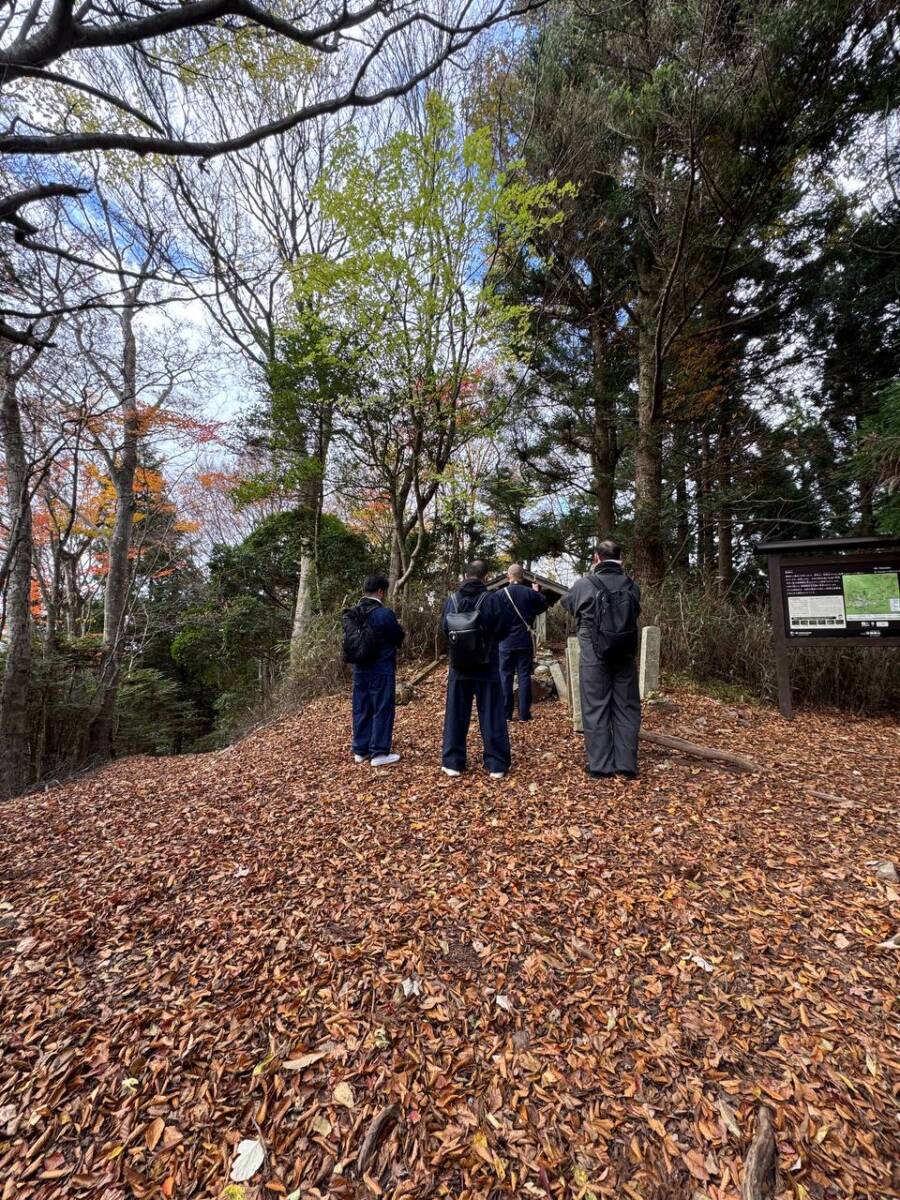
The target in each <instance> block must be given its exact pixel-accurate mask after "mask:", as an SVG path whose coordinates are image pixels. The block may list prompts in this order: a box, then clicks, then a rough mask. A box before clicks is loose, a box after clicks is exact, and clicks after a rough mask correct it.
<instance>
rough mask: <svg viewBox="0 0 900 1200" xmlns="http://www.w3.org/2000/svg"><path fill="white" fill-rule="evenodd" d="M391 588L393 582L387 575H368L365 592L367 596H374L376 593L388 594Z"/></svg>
mask: <svg viewBox="0 0 900 1200" xmlns="http://www.w3.org/2000/svg"><path fill="white" fill-rule="evenodd" d="M390 586H391V581H390V580H389V579H388V577H387V575H367V576H366V579H365V583H364V584H363V591H364V592H365V594H366V595H367V596H374V595H375V593H376V592H386V591H387V590H388V588H390Z"/></svg>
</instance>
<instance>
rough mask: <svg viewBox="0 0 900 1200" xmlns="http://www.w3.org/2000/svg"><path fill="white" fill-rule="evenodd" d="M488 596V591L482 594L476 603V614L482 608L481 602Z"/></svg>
mask: <svg viewBox="0 0 900 1200" xmlns="http://www.w3.org/2000/svg"><path fill="white" fill-rule="evenodd" d="M486 595H487V591H486V590H485V591H483V592H482V593H481V595H480V596H479V597H478V599H477V600H476V601H475V611H476V612H478V610H479V608H481V602H482V600H483V599H484V598H485V596H486Z"/></svg>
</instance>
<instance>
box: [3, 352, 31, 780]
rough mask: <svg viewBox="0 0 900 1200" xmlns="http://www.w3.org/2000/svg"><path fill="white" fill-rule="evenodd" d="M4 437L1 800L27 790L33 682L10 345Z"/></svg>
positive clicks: (26, 538)
mask: <svg viewBox="0 0 900 1200" xmlns="http://www.w3.org/2000/svg"><path fill="white" fill-rule="evenodd" d="M0 370H2V380H0V383H2V388H3V395H2V408H0V434H2V438H3V448H4V453H5V456H6V496H7V505H8V509H9V516H10V523H11V525H12V526H13V527H14V529H15V538H16V542H15V547H14V550H13V558H12V562H11V563H10V572H9V577H8V581H7V592H6V639H7V643H6V661H5V663H4V669H3V683H2V685H0V800H7V799H9V798H10V797H11V796H17V795H18V794H19V793H20V792H21V791H23V790H24V788H25V787H26V786H27V784H28V781H29V771H28V688H29V683H30V681H31V553H32V538H31V505H30V503H29V496H28V482H29V481H28V465H27V461H26V457H25V440H24V437H23V435H22V420H21V415H20V413H19V406H18V403H17V400H16V380H15V377H14V376H13V374H12V363H11V357H10V351H9V347H8V346H3V347H2V348H0Z"/></svg>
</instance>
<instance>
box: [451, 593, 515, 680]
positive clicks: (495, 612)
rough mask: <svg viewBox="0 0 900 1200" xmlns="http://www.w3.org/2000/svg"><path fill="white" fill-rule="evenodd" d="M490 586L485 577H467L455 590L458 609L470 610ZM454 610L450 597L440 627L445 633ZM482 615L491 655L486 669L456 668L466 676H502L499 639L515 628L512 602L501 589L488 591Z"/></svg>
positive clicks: (461, 610)
mask: <svg viewBox="0 0 900 1200" xmlns="http://www.w3.org/2000/svg"><path fill="white" fill-rule="evenodd" d="M486 591H487V588H486V586H485V584H484V581H483V580H481V579H467V580H466V581H465V582H464V583H463V584H462V585H461V586H460V588H459V590H458V591H457V592H454V595H455V596H456V602H457V610H458V611H459V612H470V611H471V610H472V609H473V608H474V607H475V604H476V602H477V600H478V597H479V596H480V595H481V593H482V592H486ZM451 612H453V605H452V604H451V603H450V597H449V596H448V597H447V600H446V601H445V603H444V614H443V616H442V618H441V628H442V629H443V631H444V635H445V636H446V633H447V614H448V613H451ZM478 612H479V614H480V616H481V628H482V629H483V630H484V634H485V637H486V638H487V641H488V659H489V665H488V666H487V668H486V669H485V670H484V671H479V672H478V673H477V674H471V675H468V674H467V675H465V676H463V675H462V672H457V674H459V675H460V676H461V677H462V678H465V679H495V680H497V681H498V682H499V680H500V643H501V642H502V641H503V639H504V638H505V637H507V636H508V634H509V632H510V630H511V629H512V623H513V621H514V620H518V618H517V617H516V614H515V613H514V612H513V608H512V605H511V604H510V602H509V601H508V600H507V599H505V598H504V597H503V596H501V595H500V594H499V592H488V594H487V595H486V596H485V598H484V600H483V601H482V603H481V608H479V610H478Z"/></svg>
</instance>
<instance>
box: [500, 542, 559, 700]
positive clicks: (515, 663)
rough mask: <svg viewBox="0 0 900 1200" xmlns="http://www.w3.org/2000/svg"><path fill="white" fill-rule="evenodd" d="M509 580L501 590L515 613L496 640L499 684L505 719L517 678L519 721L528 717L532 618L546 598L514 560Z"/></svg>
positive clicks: (546, 601) (531, 657)
mask: <svg viewBox="0 0 900 1200" xmlns="http://www.w3.org/2000/svg"><path fill="white" fill-rule="evenodd" d="M506 578H507V579H508V580H509V583H508V584H507V585H506V587H505V588H504V589H503V591H502V592H501V595H503V596H505V597H506V599H507V602H508V603H509V606H510V608H511V609H512V610H513V612H514V614H515V621H514V622H513V627H512V629H511V630H510V632H509V635H508V636H507V637H505V638H504V639H503V641H502V642H501V643H500V682H501V684H502V685H503V702H504V704H505V706H506V718H507V720H508V721H511V720H512V719H513V680H514V679H515V677H516V676H517V675H518V677H519V720H520V721H530V720H531V673H532V671H533V670H534V638H533V637H532V634H531V631H532V629H533V628H534V620H535V617H537V616H539V615H540V614H541V613H542V612H546V611H547V608H548V605H549V603H550V602H549V600H548V599H547V597H546V596H545V595H544V594H543V593H542V592H541V588H540V584H537V583H535V584H532V586H531V587H528V586H526V584H525V572H524V571H523V570H522V568H521V567H520V566H519V564H518V563H513V564H512V566H511V567H510V568H509V570H508V571H507V572H506Z"/></svg>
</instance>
